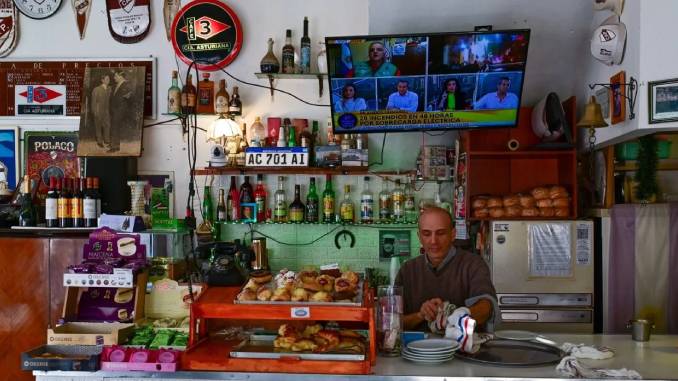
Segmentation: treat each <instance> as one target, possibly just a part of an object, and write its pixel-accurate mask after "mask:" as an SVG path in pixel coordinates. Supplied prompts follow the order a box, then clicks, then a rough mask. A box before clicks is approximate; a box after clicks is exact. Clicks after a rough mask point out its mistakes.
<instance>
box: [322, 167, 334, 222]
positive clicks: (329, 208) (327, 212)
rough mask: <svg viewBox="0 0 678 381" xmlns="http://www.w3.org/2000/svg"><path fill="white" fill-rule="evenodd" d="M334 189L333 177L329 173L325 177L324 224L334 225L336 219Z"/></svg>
mask: <svg viewBox="0 0 678 381" xmlns="http://www.w3.org/2000/svg"><path fill="white" fill-rule="evenodd" d="M335 200H336V198H335V196H334V189H332V175H330V174H329V173H328V174H327V175H326V177H325V190H324V191H323V222H325V223H333V222H335V217H334V201H335Z"/></svg>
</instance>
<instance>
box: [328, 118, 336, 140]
mask: <svg viewBox="0 0 678 381" xmlns="http://www.w3.org/2000/svg"><path fill="white" fill-rule="evenodd" d="M336 138H337V136H336V135H335V134H334V130H333V129H332V118H327V145H329V146H334V145H337V140H336Z"/></svg>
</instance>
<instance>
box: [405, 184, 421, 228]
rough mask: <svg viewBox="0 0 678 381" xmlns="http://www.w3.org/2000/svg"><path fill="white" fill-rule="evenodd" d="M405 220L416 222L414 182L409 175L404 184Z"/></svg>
mask: <svg viewBox="0 0 678 381" xmlns="http://www.w3.org/2000/svg"><path fill="white" fill-rule="evenodd" d="M404 209H405V222H409V223H416V222H417V218H418V213H417V204H416V203H415V200H414V184H413V180H412V178H411V177H409V178H408V180H407V184H405V207H404Z"/></svg>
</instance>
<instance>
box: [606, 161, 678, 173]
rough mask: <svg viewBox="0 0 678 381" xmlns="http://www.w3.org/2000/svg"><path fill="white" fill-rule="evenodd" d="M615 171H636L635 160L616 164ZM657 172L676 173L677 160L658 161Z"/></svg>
mask: <svg viewBox="0 0 678 381" xmlns="http://www.w3.org/2000/svg"><path fill="white" fill-rule="evenodd" d="M614 170H615V171H620V172H624V171H637V170H638V162H637V161H635V160H627V161H624V162H621V163H617V164H615V166H614ZM657 170H658V171H678V159H660V160H659V163H658V164H657Z"/></svg>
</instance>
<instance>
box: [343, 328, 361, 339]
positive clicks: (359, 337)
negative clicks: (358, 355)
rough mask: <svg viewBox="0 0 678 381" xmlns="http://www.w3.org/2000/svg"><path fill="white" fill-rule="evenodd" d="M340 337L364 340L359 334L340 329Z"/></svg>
mask: <svg viewBox="0 0 678 381" xmlns="http://www.w3.org/2000/svg"><path fill="white" fill-rule="evenodd" d="M339 336H341V337H352V338H355V339H362V338H363V336H362V335H361V334H359V333H358V332H356V331H353V330H350V329H340V330H339Z"/></svg>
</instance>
